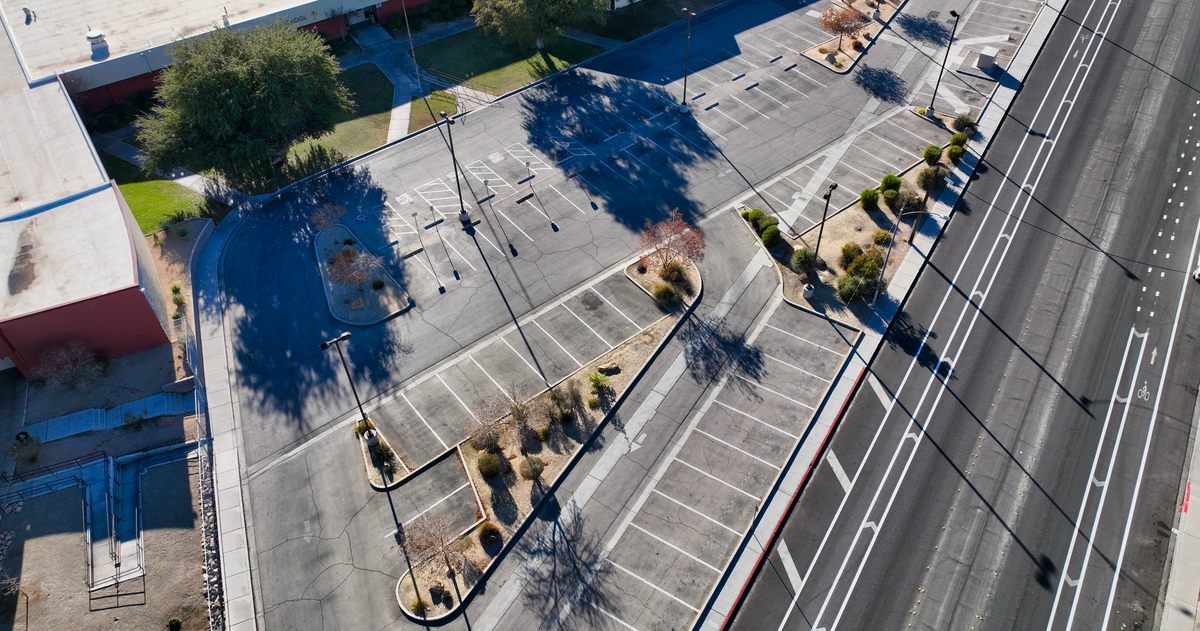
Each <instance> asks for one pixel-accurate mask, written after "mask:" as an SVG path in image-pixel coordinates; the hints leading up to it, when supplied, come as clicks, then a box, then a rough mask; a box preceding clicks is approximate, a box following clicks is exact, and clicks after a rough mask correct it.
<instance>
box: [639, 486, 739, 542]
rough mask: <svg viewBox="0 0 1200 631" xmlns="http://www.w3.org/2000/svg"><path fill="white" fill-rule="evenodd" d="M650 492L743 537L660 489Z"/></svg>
mask: <svg viewBox="0 0 1200 631" xmlns="http://www.w3.org/2000/svg"><path fill="white" fill-rule="evenodd" d="M650 492H651V493H657V494H658V495H661V496H663V497H665V498H667V499H668V500H670V501H672V502H674V503H676V504H678V505H679V506H680V507H681V508H685V509H687V510H689V511H691V512H693V513H695V514H696V515H698V516H699V517H701V518H703V519H706V520H708V521H710V522H712V523H714V524H716V525H718V526H720V527H722V528H724V529H725V530H728V531H729V532H732V533H733V534H735V535H737V536H739V537H741V536H742V533H740V532H738V531H736V530H734V529H733V528H730V527H729V526H726V525H725V524H723V523H721V522H719V521H717V520H715V519H713V518H712V517H709V516H708V515H705V514H704V513H701V512H700V511H698V510H696V509H694V508H692V507H691V506H688V505H687V504H684V503H683V502H681V501H679V500H677V499H675V498H673V497H671V496H670V495H667V494H666V493H663V492H662V491H660V490H658V489H651V490H650Z"/></svg>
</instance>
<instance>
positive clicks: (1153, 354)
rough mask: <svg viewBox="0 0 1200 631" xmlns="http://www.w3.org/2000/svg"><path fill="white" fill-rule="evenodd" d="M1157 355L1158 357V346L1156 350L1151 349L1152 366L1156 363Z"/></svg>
mask: <svg viewBox="0 0 1200 631" xmlns="http://www.w3.org/2000/svg"><path fill="white" fill-rule="evenodd" d="M1155 357H1158V347H1157V346H1155V347H1154V350H1152V351H1150V365H1151V366H1153V365H1154V358H1155Z"/></svg>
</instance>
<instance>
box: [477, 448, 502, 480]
mask: <svg viewBox="0 0 1200 631" xmlns="http://www.w3.org/2000/svg"><path fill="white" fill-rule="evenodd" d="M503 463H504V461H503V460H502V459H501V458H500V456H499V455H498V454H494V453H492V452H490V451H489V452H487V453H485V454H483V455H482V456H480V457H479V463H478V464H477V465H476V466H477V467H478V468H479V475H481V476H483V477H485V478H494V477H496V476H497V475H499V473H500V468H501V465H503Z"/></svg>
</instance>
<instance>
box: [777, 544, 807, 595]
mask: <svg viewBox="0 0 1200 631" xmlns="http://www.w3.org/2000/svg"><path fill="white" fill-rule="evenodd" d="M777 550H778V552H779V561H780V562H781V563H783V572H784V573H785V574H787V577H788V581H789V582H791V584H792V593H793V594H798V593H800V587H801V586H803V585H804V582H803V581H801V580H800V570H798V569H796V561H795V559H793V558H792V551H791V550H788V547H787V542H786V541H784V540H782V539H780V540H779V548H778V549H777Z"/></svg>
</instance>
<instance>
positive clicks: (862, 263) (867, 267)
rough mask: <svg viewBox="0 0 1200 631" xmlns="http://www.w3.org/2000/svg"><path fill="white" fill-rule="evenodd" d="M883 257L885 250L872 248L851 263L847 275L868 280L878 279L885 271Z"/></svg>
mask: <svg viewBox="0 0 1200 631" xmlns="http://www.w3.org/2000/svg"><path fill="white" fill-rule="evenodd" d="M883 257H884V252H883V248H880V247H877V246H871V247H869V248H867V249H866V250H865V251H863V253H862V254H861V255H859V257H858V258H856V259H854V261H853V262H851V263H850V265H849V266H848V267H847V268H846V274H847V275H848V276H861V277H862V278H867V279H875V278H878V277H879V271H880V270H882V269H883Z"/></svg>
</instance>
